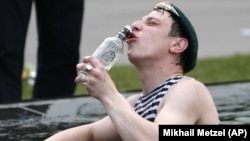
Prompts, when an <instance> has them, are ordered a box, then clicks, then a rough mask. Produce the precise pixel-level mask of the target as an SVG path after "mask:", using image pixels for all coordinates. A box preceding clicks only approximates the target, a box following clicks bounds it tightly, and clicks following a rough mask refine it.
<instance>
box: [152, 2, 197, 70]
mask: <svg viewBox="0 0 250 141" xmlns="http://www.w3.org/2000/svg"><path fill="white" fill-rule="evenodd" d="M154 9H163V10H166V11H169V12H172V13H173V14H175V15H176V17H177V20H178V22H179V23H180V25H181V26H182V28H183V30H184V32H185V35H186V36H187V39H188V42H189V45H188V48H187V49H186V51H185V52H184V53H186V58H185V60H183V61H185V66H184V73H187V72H189V71H190V70H192V69H193V68H194V67H195V65H196V61H197V52H198V39H197V35H196V32H195V29H194V27H193V25H192V24H191V22H190V21H189V19H188V18H187V17H186V15H185V14H184V13H183V12H182V11H181V10H180V9H179V8H178V7H177V6H175V5H174V4H172V3H169V2H161V3H158V4H156V6H155V7H154Z"/></svg>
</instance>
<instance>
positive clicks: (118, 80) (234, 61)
mask: <svg viewBox="0 0 250 141" xmlns="http://www.w3.org/2000/svg"><path fill="white" fill-rule="evenodd" d="M249 60H250V54H246V55H245V54H244V55H243V54H237V55H234V56H229V57H216V58H202V59H198V61H197V65H196V67H195V69H194V70H192V71H191V72H189V73H188V74H186V75H189V76H191V77H195V78H196V79H197V80H199V81H201V82H203V83H205V84H208V83H221V82H230V81H245V80H250V73H249V72H250V65H249V62H250V61H249ZM109 73H110V75H111V77H112V79H113V80H114V82H115V84H116V86H117V88H118V90H120V91H130V90H138V89H141V83H140V79H139V76H138V72H137V70H136V68H135V67H134V66H132V65H121V66H118V65H116V66H114V67H113V68H112V69H111V70H110V72H109ZM31 92H32V86H31V85H29V84H28V83H27V80H23V99H24V100H26V99H30V98H31ZM86 93H87V92H86V90H85V89H84V87H83V86H82V84H77V86H76V90H75V95H77V96H79V95H83V94H86Z"/></svg>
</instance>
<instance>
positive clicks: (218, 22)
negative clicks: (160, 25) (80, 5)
mask: <svg viewBox="0 0 250 141" xmlns="http://www.w3.org/2000/svg"><path fill="white" fill-rule="evenodd" d="M157 2H161V0H136V1H135V0H126V1H124V0H105V1H102V0H85V15H84V16H85V17H84V22H83V28H82V38H81V48H80V52H81V56H84V55H90V54H92V52H93V51H94V50H95V49H96V48H97V47H98V46H99V44H100V43H101V42H102V41H103V40H104V38H106V37H108V36H113V35H115V34H116V33H117V32H118V31H119V30H120V29H121V28H122V27H123V26H124V25H126V24H131V23H132V22H133V21H134V20H137V19H140V18H141V17H142V16H144V15H145V14H147V13H148V12H149V11H150V10H152V8H153V6H154V5H155V4H156V3H157ZM171 2H173V3H174V4H176V5H177V6H178V7H179V8H180V9H182V11H183V12H184V13H186V16H188V17H189V18H190V20H191V21H192V23H193V25H194V27H195V28H196V31H197V34H198V38H199V52H198V57H200V58H204V57H217V56H229V55H233V54H237V53H250V46H249V45H250V18H249V13H250V1H249V0H237V1H236V0H216V1H215V0H212V1H209V0H188V1H187V0H174V1H171ZM33 9H34V8H33ZM35 24H36V21H35V11H34V10H33V12H32V16H31V21H30V25H29V30H28V35H27V36H28V38H27V41H26V52H25V53H26V57H25V61H26V62H27V63H31V64H33V65H35V64H36V62H35V61H36V50H37V49H36V48H37V34H36V32H37V31H36V27H35V26H36V25H35ZM118 63H120V64H127V63H128V60H127V56H126V54H124V55H123V56H122V58H121V59H120V60H119V61H118Z"/></svg>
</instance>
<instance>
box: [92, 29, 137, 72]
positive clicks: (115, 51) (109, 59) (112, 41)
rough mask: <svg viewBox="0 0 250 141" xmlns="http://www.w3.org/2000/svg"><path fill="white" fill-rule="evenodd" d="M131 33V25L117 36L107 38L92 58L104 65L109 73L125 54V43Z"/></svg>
mask: <svg viewBox="0 0 250 141" xmlns="http://www.w3.org/2000/svg"><path fill="white" fill-rule="evenodd" d="M131 32H132V28H131V26H130V25H126V26H124V27H123V28H122V29H121V31H120V32H118V33H117V34H116V35H115V36H113V37H108V38H106V39H105V40H104V41H103V42H102V44H101V45H100V46H99V47H98V48H97V49H96V50H95V52H94V53H93V55H92V56H95V57H96V58H98V59H99V60H100V61H101V62H102V63H104V65H105V68H106V70H107V71H109V70H110V68H111V67H112V66H113V65H114V64H115V63H116V62H117V61H118V59H119V58H120V56H121V55H122V54H123V50H124V42H125V41H126V39H127V38H128V37H129V35H130V33H131Z"/></svg>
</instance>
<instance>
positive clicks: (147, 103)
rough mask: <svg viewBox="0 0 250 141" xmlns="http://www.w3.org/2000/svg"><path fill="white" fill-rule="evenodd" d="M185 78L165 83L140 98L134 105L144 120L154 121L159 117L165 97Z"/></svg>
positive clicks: (171, 79)
mask: <svg viewBox="0 0 250 141" xmlns="http://www.w3.org/2000/svg"><path fill="white" fill-rule="evenodd" d="M182 77H183V76H182V75H178V76H175V77H172V78H170V79H168V80H166V81H164V82H163V83H162V84H161V85H160V86H159V87H157V88H155V89H154V90H153V91H151V92H150V93H149V94H147V95H145V96H141V97H139V99H138V100H137V102H136V103H135V105H134V110H135V111H136V112H137V113H138V114H139V115H141V116H142V117H143V118H145V119H147V120H149V121H154V120H155V117H156V115H157V109H158V106H159V104H160V101H161V100H162V98H163V96H164V95H165V94H166V93H167V91H168V89H169V88H170V87H171V86H172V85H173V84H175V83H177V82H178V81H179V80H180V79H181V78H182Z"/></svg>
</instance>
